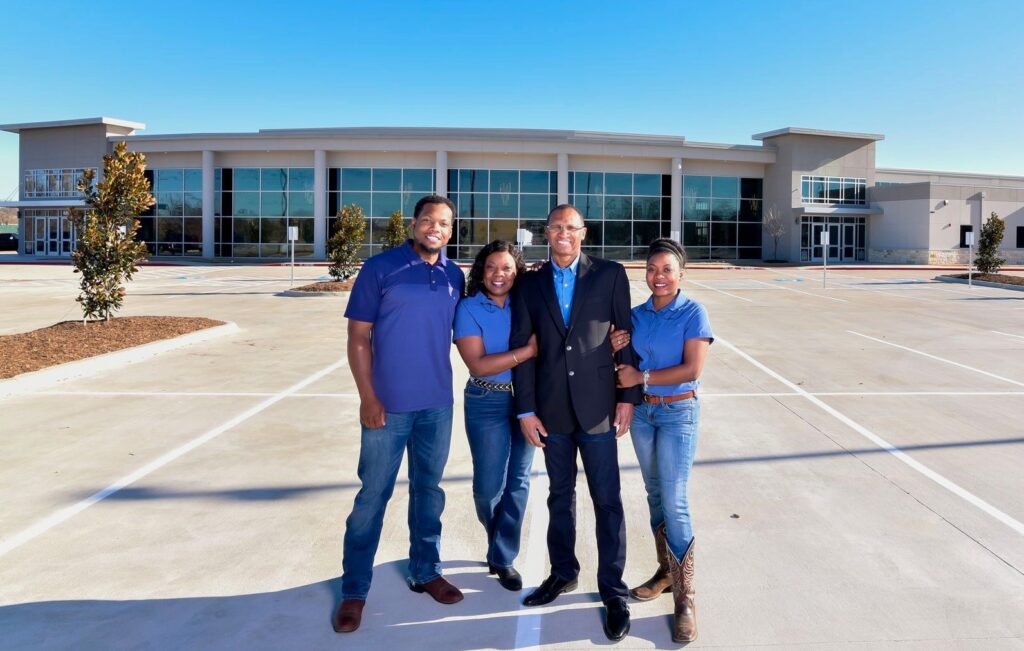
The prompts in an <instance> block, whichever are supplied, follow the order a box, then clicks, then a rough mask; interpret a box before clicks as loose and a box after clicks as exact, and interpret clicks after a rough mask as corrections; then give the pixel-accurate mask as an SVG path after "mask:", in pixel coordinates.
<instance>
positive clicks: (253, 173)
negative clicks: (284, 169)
mask: <svg viewBox="0 0 1024 651" xmlns="http://www.w3.org/2000/svg"><path fill="white" fill-rule="evenodd" d="M233 182H234V190H235V191H236V192H237V191H239V190H259V189H260V170H259V168H252V167H242V168H236V169H235V171H234V178H233Z"/></svg>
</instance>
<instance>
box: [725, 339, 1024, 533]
mask: <svg viewBox="0 0 1024 651" xmlns="http://www.w3.org/2000/svg"><path fill="white" fill-rule="evenodd" d="M715 341H716V342H718V343H721V344H722V345H724V346H725V347H726V348H729V349H730V350H732V351H733V352H735V353H736V354H737V355H739V356H740V357H742V358H744V359H745V360H747V361H748V362H750V363H751V364H753V365H754V366H756V367H757V368H759V369H761V370H762V371H764V372H765V373H767V374H768V375H770V376H771V377H773V378H775V379H776V380H778V381H779V382H781V383H783V384H785V385H786V386H787V387H789V388H790V389H792V390H793V391H795V392H797V393H799V394H800V395H801V396H803V397H804V398H806V399H807V400H808V401H810V402H811V403H812V404H813V405H815V406H816V407H818V408H820V409H822V410H823V411H825V412H826V413H828V414H829V415H830V416H832V417H833V418H835V419H836V420H838V421H839V422H841V423H843V424H844V425H846V426H847V427H849V428H850V429H852V430H853V431H855V432H857V433H858V434H860V435H861V436H863V437H864V438H866V439H868V440H869V441H871V442H872V443H874V444H875V445H877V446H878V447H880V448H882V449H883V450H885V451H886V452H888V453H889V454H891V455H893V456H894V457H896V458H897V459H899V460H900V461H902V462H903V463H905V464H906V465H907V466H909V467H910V468H912V469H913V470H915V471H917V472H919V473H921V474H922V475H924V476H925V477H927V478H928V479H931V480H932V481H933V482H935V483H936V484H938V485H939V486H942V487H943V488H945V489H946V490H948V491H949V492H951V493H953V494H954V495H956V496H957V497H959V498H961V499H963V500H964V501H965V502H967V503H968V504H971V505H972V506H974V507H976V508H978V509H980V510H981V511H983V512H984V513H987V514H988V515H990V516H992V517H993V518H995V519H996V520H998V521H999V522H1002V523H1003V524H1005V525H1006V526H1008V527H1010V528H1011V529H1013V530H1014V531H1016V532H1017V533H1019V534H1021V535H1022V536H1024V523H1022V522H1020V521H1019V520H1015V519H1014V518H1012V517H1010V516H1009V515H1007V514H1006V513H1003V512H1002V511H1000V510H999V509H997V508H996V507H994V506H992V505H991V504H989V503H988V502H986V501H985V500H983V499H981V498H980V497H978V496H977V495H975V494H974V493H971V492H970V491H968V490H967V489H965V488H963V487H962V486H960V485H958V484H956V483H954V482H952V481H950V480H949V479H946V478H945V477H944V476H942V475H940V474H939V473H937V472H935V471H934V470H932V469H931V468H929V467H927V466H925V465H924V464H923V463H921V462H919V461H917V460H916V459H914V458H913V457H911V456H910V455H908V454H907V453H906V452H903V451H902V450H900V449H899V448H897V447H896V446H894V445H893V444H891V443H889V442H888V441H886V440H885V439H883V438H882V437H880V436H878V435H877V434H875V433H874V432H872V431H871V430H869V429H868V428H866V427H864V426H863V425H861V424H860V423H858V422H856V421H854V420H853V419H852V418H850V417H849V416H846V415H845V414H843V413H842V412H840V411H838V410H837V409H834V408H833V407H831V406H829V405H828V404H826V403H825V402H823V401H822V400H821V399H819V398H817V397H815V396H813V395H811V394H810V393H808V392H807V391H804V390H803V388H801V387H800V386H799V385H797V384H794V383H793V382H791V381H789V380H787V379H786V378H784V377H782V376H781V375H779V374H778V373H776V372H775V371H773V370H772V369H770V368H768V367H767V366H765V365H764V364H762V363H761V362H759V361H757V360H756V359H754V358H753V357H751V356H750V355H748V354H747V353H745V352H743V351H742V350H740V349H739V348H737V347H736V346H734V345H732V344H731V343H729V342H728V341H726V340H724V339H722V338H721V337H718V338H717V339H716V340H715ZM883 343H884V342H883Z"/></svg>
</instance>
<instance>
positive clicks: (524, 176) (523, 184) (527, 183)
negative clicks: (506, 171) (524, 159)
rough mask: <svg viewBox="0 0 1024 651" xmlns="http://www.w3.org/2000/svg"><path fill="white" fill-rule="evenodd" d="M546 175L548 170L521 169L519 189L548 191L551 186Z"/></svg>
mask: <svg viewBox="0 0 1024 651" xmlns="http://www.w3.org/2000/svg"><path fill="white" fill-rule="evenodd" d="M548 176H549V174H548V172H540V171H536V170H523V171H522V172H520V173H519V178H520V191H521V192H531V193H538V194H546V193H548V192H550V187H551V186H550V183H549V181H548Z"/></svg>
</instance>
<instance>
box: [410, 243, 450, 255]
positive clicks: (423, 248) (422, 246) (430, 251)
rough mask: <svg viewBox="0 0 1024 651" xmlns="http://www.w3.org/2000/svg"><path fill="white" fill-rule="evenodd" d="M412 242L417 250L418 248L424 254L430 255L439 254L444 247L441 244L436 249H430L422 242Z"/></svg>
mask: <svg viewBox="0 0 1024 651" xmlns="http://www.w3.org/2000/svg"><path fill="white" fill-rule="evenodd" d="M413 242H414V243H415V244H416V247H417V248H419V249H420V250H421V251H423V252H424V253H428V254H430V255H435V254H437V253H440V252H441V251H442V250H443V249H444V245H443V244H442V245H441V246H439V247H437V248H431V247H430V246H428V245H427V244H425V243H423V242H420V241H419V240H413Z"/></svg>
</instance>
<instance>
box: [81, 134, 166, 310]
mask: <svg viewBox="0 0 1024 651" xmlns="http://www.w3.org/2000/svg"><path fill="white" fill-rule="evenodd" d="M145 169H146V157H145V156H144V155H143V154H141V153H139V152H130V151H128V145H127V144H126V143H125V142H123V141H122V142H119V143H117V145H115V146H114V153H112V154H107V155H106V156H104V157H103V180H102V181H100V182H99V183H98V184H96V185H93V181H94V180H95V172H94V171H93V170H91V169H87V170H85V171H84V172H83V173H82V178H81V179H79V181H78V191H79V192H81V193H82V195H83V198H84V200H85V204H86V208H85V210H79V209H75V208H72V209H70V210H69V211H68V215H69V217H70V218H71V220H72V222H73V223H74V225H75V227H76V228H77V229H78V245H77V246H76V247H75V250H74V252H73V253H72V254H71V259H72V261H73V262H74V264H75V273H79V274H82V280H81V282H80V283H79V287H80V288H81V290H82V291H81V293H80V294H79V295H78V298H77V299H75V300H77V301H78V302H79V303H80V304H81V305H82V320H83V321H86V320H88V319H89V318H90V317H92V318H103V320H105V321H109V320H110V313H111V312H113V311H116V310H119V309H120V308H121V305H122V303H123V302H124V297H125V289H124V283H125V282H127V281H129V280H131V279H132V275H133V274H134V273H135V272H136V271H138V270H139V269H138V267H137V266H136V265H137V264H138V263H139V262H141V261H142V260H144V259H145V257H146V245H145V243H143V242H137V241H135V233H136V231H138V230H139V220H138V216H139V214H140V213H142V211H144V210H146V209H147V208H149V207H150V206H152V205H153V203H154V199H153V195H152V194H151V193H150V191H149V190H150V185H149V180H148V179H146V177H145V175H144V174H143V172H144V171H145Z"/></svg>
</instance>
